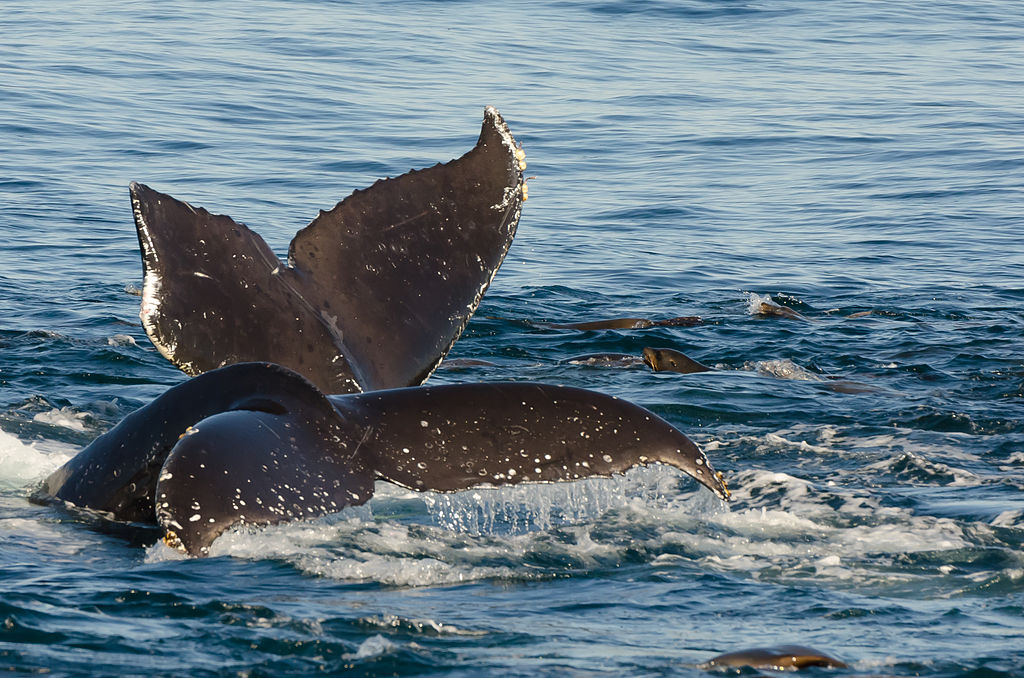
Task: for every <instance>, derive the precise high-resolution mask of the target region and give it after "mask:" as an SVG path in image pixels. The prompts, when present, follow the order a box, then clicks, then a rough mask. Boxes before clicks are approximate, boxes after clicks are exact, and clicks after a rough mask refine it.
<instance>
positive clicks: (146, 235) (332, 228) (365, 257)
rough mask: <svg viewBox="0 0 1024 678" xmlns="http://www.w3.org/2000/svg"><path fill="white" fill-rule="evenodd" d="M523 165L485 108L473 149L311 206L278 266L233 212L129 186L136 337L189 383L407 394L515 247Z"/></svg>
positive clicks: (432, 365) (493, 113)
mask: <svg viewBox="0 0 1024 678" xmlns="http://www.w3.org/2000/svg"><path fill="white" fill-rule="evenodd" d="M522 155H523V154H522V150H521V148H519V147H518V146H517V144H516V141H515V139H514V138H513V137H512V134H511V132H510V131H509V129H508V126H507V125H506V124H505V121H504V120H503V119H502V117H501V115H500V114H499V113H498V111H497V110H496V109H494V108H492V107H488V108H487V109H486V110H485V111H484V121H483V127H482V130H481V132H480V137H479V139H478V141H477V143H476V145H475V147H474V148H473V149H472V150H470V151H469V152H468V153H466V154H465V155H463V156H462V157H460V158H457V159H455V160H452V161H450V162H448V163H444V164H438V165H435V166H433V167H430V168H427V169H422V170H412V171H410V172H407V173H405V174H403V175H401V176H398V177H394V178H389V179H382V180H380V181H377V182H376V183H374V184H373V185H372V186H370V187H369V188H366V189H363V190H357V191H355V192H353V193H352V194H351V195H350V196H349V197H347V198H345V199H344V200H343V201H341V202H340V203H338V204H337V205H336V206H335V207H333V208H332V209H330V210H328V211H321V212H320V214H319V215H318V216H317V217H316V218H315V219H314V220H313V221H312V223H310V224H309V226H307V227H305V228H303V229H302V230H300V231H299V232H298V233H297V234H296V235H295V237H294V239H293V240H292V243H291V246H290V248H289V255H288V263H287V264H285V263H283V262H281V261H280V260H279V259H278V258H277V256H276V255H275V254H274V253H273V251H272V250H271V248H270V247H269V246H268V245H267V244H266V242H264V240H263V238H261V237H260V236H259V235H258V234H257V233H255V232H254V231H252V230H250V229H249V228H248V227H246V226H245V225H243V224H241V223H238V222H235V221H234V220H233V219H232V218H231V217H228V216H224V215H215V214H211V213H210V212H208V211H207V210H205V209H203V208H201V207H193V206H192V205H189V204H188V203H185V202H182V201H179V200H176V199H174V198H172V197H171V196H169V195H166V194H163V193H159V192H157V191H155V190H153V189H151V188H149V187H147V186H145V185H143V184H139V183H132V184H131V187H130V192H131V200H132V208H133V212H134V215H135V224H136V228H137V230H138V236H139V245H140V248H141V250H142V262H143V269H144V274H145V277H144V284H143V292H142V304H141V312H140V316H141V318H142V324H143V326H144V327H145V329H146V333H147V334H148V335H149V337H150V339H151V340H152V341H153V343H154V344H155V345H156V347H157V348H158V350H160V352H161V353H162V354H163V355H164V356H165V357H167V358H168V359H169V360H171V361H172V362H173V363H174V364H175V365H177V366H178V367H179V368H181V369H182V370H183V371H185V372H186V373H188V374H190V375H193V376H194V375H197V374H200V373H202V372H206V371H208V370H211V369H215V368H217V367H221V366H223V365H228V364H232V363H237V362H246V361H260V360H265V361H270V362H275V363H279V364H282V365H285V366H287V367H290V368H291V369H293V370H295V371H297V372H299V373H300V374H302V375H304V376H305V377H306V378H308V379H309V380H310V381H312V382H313V383H314V384H316V385H317V386H318V387H319V388H321V389H323V390H324V391H325V392H327V393H352V392H357V391H360V390H376V389H382V388H396V387H401V386H409V385H414V384H419V383H421V382H422V381H423V380H424V379H426V378H427V377H428V376H429V375H430V373H431V372H432V371H433V370H434V368H436V367H437V364H438V363H439V362H440V361H441V359H442V358H443V357H444V355H445V354H446V353H447V352H448V350H449V349H450V348H451V346H452V344H453V343H454V342H455V340H456V339H457V338H458V336H459V334H461V332H462V330H463V328H464V327H465V325H466V323H467V322H469V318H470V316H471V315H472V314H473V312H474V311H475V310H476V308H477V306H478V305H479V303H480V299H481V297H482V296H483V293H484V291H485V290H486V289H487V287H488V285H489V284H490V281H491V279H492V278H493V277H494V275H495V273H496V272H497V270H498V267H499V266H500V265H501V262H502V260H503V259H504V257H505V253H506V252H507V251H508V248H509V246H510V245H511V243H512V237H513V235H514V234H515V230H516V226H517V224H518V222H519V214H520V209H521V206H522V201H523V198H524V190H523V189H524V186H523V176H522V170H521V169H520V165H521V162H522V158H521V157H520V156H522Z"/></svg>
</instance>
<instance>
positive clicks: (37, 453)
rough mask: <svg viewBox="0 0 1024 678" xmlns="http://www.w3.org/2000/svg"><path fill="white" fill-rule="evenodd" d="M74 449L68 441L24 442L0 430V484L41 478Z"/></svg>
mask: <svg viewBox="0 0 1024 678" xmlns="http://www.w3.org/2000/svg"><path fill="white" fill-rule="evenodd" d="M74 452H75V449H74V448H73V447H72V446H70V445H65V444H63V443H57V442H54V441H38V442H32V443H25V442H22V441H21V440H19V439H18V438H17V436H14V435H12V434H10V433H7V432H5V431H2V430H0V487H4V486H6V487H8V488H20V487H25V486H27V485H29V484H31V483H32V482H35V481H38V480H41V479H43V478H45V477H46V476H47V475H49V474H50V473H52V472H53V471H55V470H56V469H57V468H58V467H60V465H61V464H63V463H64V462H66V461H67V460H68V459H70V458H71V457H72V456H73V455H74Z"/></svg>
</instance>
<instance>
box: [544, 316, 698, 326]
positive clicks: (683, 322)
mask: <svg viewBox="0 0 1024 678" xmlns="http://www.w3.org/2000/svg"><path fill="white" fill-rule="evenodd" d="M702 322H704V321H703V320H702V319H701V318H700V316H696V315H687V316H679V317H678V318H666V319H664V320H649V319H647V318H612V319H610V320H590V321H587V322H580V323H537V325H539V326H540V327H547V328H550V329H555V330H644V329H648V328H651V327H693V326H694V325H700V324H701V323H702Z"/></svg>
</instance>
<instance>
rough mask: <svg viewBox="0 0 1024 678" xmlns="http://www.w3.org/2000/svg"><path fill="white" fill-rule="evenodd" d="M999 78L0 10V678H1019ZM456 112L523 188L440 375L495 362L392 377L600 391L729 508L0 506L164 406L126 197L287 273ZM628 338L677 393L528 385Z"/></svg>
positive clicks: (1005, 150) (356, 22)
mask: <svg viewBox="0 0 1024 678" xmlns="http://www.w3.org/2000/svg"><path fill="white" fill-rule="evenodd" d="M1022 45H1024V7H1022V6H1021V5H1020V3H1018V2H1015V1H1011V0H990V1H985V2H973V3H966V2H952V1H947V0H937V1H933V2H928V3H924V2H876V1H871V0H852V1H850V2H817V1H812V0H773V1H771V2H769V1H767V0H675V1H668V0H562V1H552V2H539V1H538V2H527V1H523V2H517V1H512V2H502V3H498V2H490V1H488V0H485V1H484V2H472V3H470V2H430V1H427V0H419V1H416V0H407V1H398V0H394V1H391V2H379V3H352V2H329V1H327V0H295V1H283V0H276V1H275V0H255V1H253V2H249V3H189V2H176V1H172V2H165V3H159V4H157V5H150V4H138V3H136V4H124V3H122V4H115V3H105V2H95V1H86V2H74V3H72V2H61V1H55V2H47V3H36V2H23V1H21V0H10V1H7V2H4V4H3V8H2V10H0V237H2V244H0V671H6V672H8V673H12V674H15V675H20V674H36V673H45V672H48V673H52V674H54V675H60V676H79V675H147V676H162V675H190V676H214V675H218V676H219V675H228V676H230V675H237V676H289V675H309V674H336V673H342V672H345V673H351V674H353V675H423V674H431V675H445V676H449V675H450V676H477V675H504V676H566V675H571V676H597V675H615V676H619V675H631V676H633V675H636V676H641V675H642V676H669V675H671V676H677V675H679V676H703V675H708V672H706V671H704V670H702V669H700V668H698V666H697V665H698V664H700V663H701V662H703V661H706V660H707V659H709V658H710V657H712V656H713V655H715V654H717V653H720V652H726V651H731V650H738V649H742V648H746V647H753V646H760V645H776V644H782V643H799V644H804V645H810V646H813V647H815V648H817V649H819V650H822V651H825V652H828V653H830V654H833V655H835V656H837V657H839V658H841V659H843V660H844V661H846V662H847V663H848V664H849V665H850V668H849V669H841V670H826V669H813V670H812V673H813V674H814V675H824V674H827V673H833V674H837V675H865V676H866V675H873V676H877V675H885V676H950V677H952V676H957V677H960V676H971V677H975V678H995V677H1001V676H1024V336H1022V335H1024V282H1022V281H1024V49H1022ZM488 104H490V105H494V106H496V107H497V108H498V109H499V110H501V112H502V113H503V115H504V116H505V118H506V120H507V121H508V123H509V125H510V127H511V129H512V131H513V134H515V135H516V138H517V139H518V140H519V141H521V142H522V143H523V146H524V148H525V150H526V152H527V160H528V162H529V169H528V174H530V175H535V178H534V179H532V180H531V181H530V199H529V201H528V202H527V203H526V204H525V206H524V210H523V216H522V220H521V222H520V226H519V233H518V235H517V237H516V241H515V244H514V245H513V247H512V249H511V251H510V252H509V255H508V257H507V259H506V261H505V264H504V266H503V267H502V269H501V270H500V272H499V273H498V275H497V277H496V278H495V280H494V283H493V284H492V286H491V288H490V290H489V292H488V293H487V295H486V296H485V298H484V301H483V303H482V305H481V307H480V309H479V310H478V312H477V314H476V316H475V317H474V319H473V320H472V321H471V322H470V324H469V326H468V328H467V330H466V332H465V334H464V335H463V337H462V338H461V339H460V340H459V341H458V343H457V344H456V345H455V348H454V350H453V351H452V353H451V356H450V357H451V358H453V359H454V358H473V359H480V360H485V361H488V362H490V363H493V366H466V365H464V364H463V365H462V366H460V365H459V364H458V362H455V361H453V362H452V364H451V366H448V367H446V366H444V365H443V366H442V368H441V369H439V370H438V372H437V373H436V374H435V375H434V376H433V377H431V383H446V382H447V383H454V382H467V381H497V380H510V379H511V380H523V381H526V380H530V381H544V382H551V383H562V384H570V385H575V386H582V387H587V388H592V389H596V390H599V391H603V392H605V393H609V394H613V395H616V396H619V397H623V398H627V399H630V400H632V401H635V402H637V403H640V404H642V405H644V406H646V407H648V408H650V409H652V410H654V411H655V412H657V413H658V414H659V415H661V416H663V417H665V418H667V419H668V420H669V421H671V422H672V423H673V424H675V425H676V426H677V427H679V428H680V429H681V430H683V431H685V432H686V433H687V434H688V435H690V436H691V437H692V438H693V439H694V440H695V441H696V442H698V443H699V444H700V445H701V446H702V447H703V448H704V449H705V450H706V451H707V453H708V455H709V457H710V458H711V459H712V461H713V463H715V465H716V466H717V467H718V468H720V469H721V470H722V471H724V472H725V473H726V476H727V478H728V480H729V483H730V486H731V487H732V488H733V490H734V492H735V494H734V501H732V502H731V503H730V504H729V505H727V506H726V505H723V504H722V503H721V502H719V501H718V500H717V499H715V498H714V497H712V496H711V494H710V493H709V492H707V491H706V490H703V489H699V488H698V486H697V485H696V484H695V483H694V482H692V481H690V480H689V479H688V478H685V477H683V476H681V475H679V474H676V473H674V472H672V471H670V470H667V469H663V468H649V469H640V470H636V471H633V472H631V473H629V474H627V475H626V476H625V477H622V478H616V479H609V480H587V481H583V482H578V483H574V484H568V485H557V486H532V487H517V488H511V489H510V488H505V489H497V490H479V491H470V492H463V493H459V494H455V495H436V494H434V495H431V494H424V495H419V494H415V493H409V492H406V491H404V490H401V489H399V488H396V487H393V486H387V485H385V484H378V488H377V494H376V496H375V498H374V499H373V500H372V501H371V502H370V503H369V504H368V505H367V506H365V507H361V508H359V509H354V510H348V511H345V512H342V513H341V514H338V515H336V516H332V517H330V518H329V519H325V520H320V521H315V522H311V523H302V524H292V525H284V526H277V527H273V528H268V529H266V530H263V531H260V532H255V533H241V532H238V533H230V534H227V535H225V536H224V537H222V538H221V539H219V540H218V541H217V542H216V543H215V544H214V548H213V551H214V556H213V557H210V558H206V559H183V558H181V557H178V556H176V555H175V554H173V553H172V552H170V550H169V549H167V548H166V547H164V546H162V545H160V544H155V543H154V542H155V541H156V539H157V536H158V535H157V534H156V533H155V531H150V530H146V529H140V528H135V527H130V526H116V525H110V524H104V523H102V522H99V521H97V522H88V521H85V520H84V519H83V518H82V517H81V516H76V515H74V514H71V513H68V512H62V511H61V510H58V509H56V508H53V507H42V506H37V505H33V504H30V503H29V502H28V501H27V498H26V497H27V496H28V494H29V493H30V492H31V490H32V488H33V487H34V486H35V485H36V484H37V483H38V482H39V481H40V480H41V479H42V478H44V477H45V476H46V475H47V474H48V473H49V472H50V471H51V470H53V469H54V468H56V467H57V466H59V465H60V464H61V463H63V462H64V461H66V460H67V459H68V458H70V457H71V456H72V455H73V454H74V453H75V452H76V451H77V450H78V449H80V448H81V447H82V446H83V445H85V444H87V443H88V442H89V441H90V440H92V439H93V438H94V437H95V436H97V435H99V434H100V433H101V432H103V431H105V430H106V429H108V428H109V427H111V426H112V425H114V424H115V423H116V422H117V421H118V420H119V419H120V418H121V417H122V416H124V415H125V414H127V413H128V412H130V411H131V410H133V409H134V408H136V407H138V406H140V405H142V404H144V403H146V402H148V401H149V400H150V399H152V398H153V397H155V396H156V395H157V394H159V393H161V392H162V391H163V390H164V389H166V388H167V387H168V386H170V385H173V384H176V383H179V382H181V381H182V380H183V379H184V378H185V377H184V375H183V374H181V373H180V372H178V371H177V370H176V369H175V368H173V367H172V366H171V365H170V364H169V363H168V362H167V361H165V360H164V359H163V358H162V357H161V356H160V355H159V354H158V353H157V352H156V350H155V349H154V348H153V346H152V345H151V344H150V342H149V340H148V339H147V337H146V335H145V333H144V332H143V330H142V329H141V326H140V322H139V318H138V307H139V297H138V296H137V292H138V289H139V287H140V285H141V276H142V274H141V266H140V261H139V255H138V244H137V240H136V236H135V232H134V228H133V225H132V216H131V210H130V205H129V202H128V194H127V184H128V182H129V181H131V180H137V181H142V182H145V183H147V184H149V185H151V186H153V187H154V188H156V189H158V190H161V191H165V192H169V193H171V194H173V195H175V196H176V197H179V198H181V199H184V200H188V201H189V202H192V203H193V204H198V205H203V206H205V207H207V208H208V209H210V210H212V211H214V212H220V213H226V214H230V215H232V216H234V217H235V218H237V219H239V220H241V221H244V222H245V223H247V224H249V225H250V226H251V227H253V228H254V229H255V230H257V231H258V232H260V233H261V234H262V235H263V236H264V237H265V238H266V240H267V241H268V242H269V243H270V244H271V246H272V247H273V248H274V249H275V251H277V252H278V253H279V254H282V255H283V254H284V253H285V252H286V251H287V244H288V242H289V240H290V238H291V236H292V234H293V233H294V232H295V231H296V230H297V229H299V228H301V227H302V226H304V225H305V224H306V223H307V222H308V221H309V220H310V219H311V218H312V217H314V216H315V215H316V213H317V210H318V209H321V208H328V207H330V206H333V205H334V204H335V203H336V202H337V201H338V200H340V199H341V198H343V197H345V196H346V195H347V194H348V193H350V192H351V191H352V190H354V189H357V188H361V187H364V186H368V185H369V184H371V183H372V182H373V181H375V180H376V179H378V178H380V177H383V176H394V175H397V174H400V173H402V172H404V171H406V170H408V169H410V168H413V167H424V166H428V165H432V164H434V163H435V162H438V161H446V160H448V159H450V158H452V157H456V156H458V155H461V154H462V153H463V152H465V151H466V150H468V149H469V148H470V147H471V146H472V144H473V143H474V141H475V140H476V136H477V134H478V132H479V124H480V119H481V116H482V111H483V108H484V106H485V105H488ZM769 298H770V299H771V300H773V301H775V302H777V303H781V304H785V305H787V306H790V307H792V308H794V309H796V310H797V311H799V312H800V313H801V314H802V315H803V316H804V317H805V320H794V319H786V318H763V317H759V316H758V315H756V314H755V313H754V311H755V310H756V305H757V304H758V303H759V302H760V301H762V300H767V299H769ZM679 315H699V316H701V317H702V318H703V319H704V323H703V324H702V325H699V326H696V327H656V328H651V329H646V330H639V329H637V330H605V331H578V330H570V329H551V328H548V327H545V326H543V325H542V323H569V322H578V321H585V320H595V319H601V318H613V317H619V316H637V317H648V318H665V317H672V316H679ZM253 322H258V319H256V318H254V319H253ZM645 346H655V347H671V348H675V349H677V350H681V351H683V352H685V353H687V354H688V355H690V356H691V357H693V358H696V359H698V360H700V361H702V362H704V363H706V364H709V365H713V366H715V367H716V368H717V370H716V371H714V372H710V373H704V374H693V375H679V374H672V373H653V372H651V371H649V370H647V369H646V368H643V367H614V366H588V365H573V364H570V363H568V362H567V359H568V358H570V357H573V356H576V355H579V354H585V353H594V352H606V351H614V352H627V353H636V354H638V355H639V353H640V351H641V350H642V349H643V348H644V347H645ZM718 673H726V674H730V675H731V674H733V673H735V671H734V670H733V671H718ZM742 675H753V672H752V671H750V670H744V671H742Z"/></svg>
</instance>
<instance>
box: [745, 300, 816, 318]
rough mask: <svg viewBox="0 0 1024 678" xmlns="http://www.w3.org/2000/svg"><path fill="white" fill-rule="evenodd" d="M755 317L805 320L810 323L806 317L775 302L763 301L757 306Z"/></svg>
mask: <svg viewBox="0 0 1024 678" xmlns="http://www.w3.org/2000/svg"><path fill="white" fill-rule="evenodd" d="M755 315H759V316H761V317H763V318H789V319H790V320H803V321H806V322H810V320H809V319H808V318H807V317H806V316H804V315H801V314H800V313H799V312H797V311H794V310H793V309H791V308H790V307H789V306H783V305H782V304H776V303H775V302H774V301H762V302H761V303H760V304H759V305H758V306H757V311H756V313H755Z"/></svg>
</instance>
